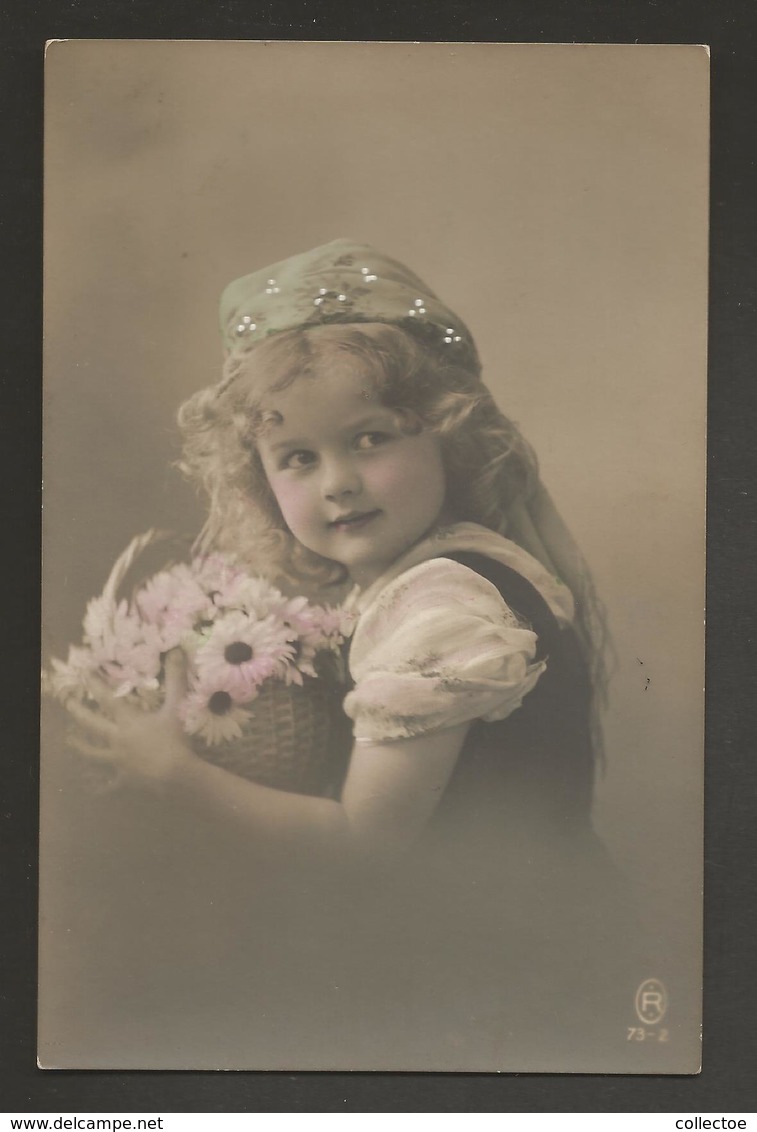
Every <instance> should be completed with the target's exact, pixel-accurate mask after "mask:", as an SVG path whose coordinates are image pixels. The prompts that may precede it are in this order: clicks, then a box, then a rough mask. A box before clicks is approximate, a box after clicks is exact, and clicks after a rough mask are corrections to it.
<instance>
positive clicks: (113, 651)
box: [87, 601, 163, 696]
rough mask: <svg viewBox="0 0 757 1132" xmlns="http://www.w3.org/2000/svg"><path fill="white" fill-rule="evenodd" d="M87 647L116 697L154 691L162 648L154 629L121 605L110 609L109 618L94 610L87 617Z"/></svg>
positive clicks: (156, 630) (125, 606)
mask: <svg viewBox="0 0 757 1132" xmlns="http://www.w3.org/2000/svg"><path fill="white" fill-rule="evenodd" d="M92 604H94V603H90V610H88V611H87V612H88V617H89V629H90V630H93V629H95V628H96V629H97V630H98V632H97V634H96V635H95V634H94V633H92V632H91V631H90V632H89V634H88V635H89V644H90V648H91V650H92V658H93V661H94V664H95V666H96V667H97V668H98V669H99V671H100V672H102V673H103V674H104V675H105V676H106V678H107V679H108V681H109V683H110V684H111V685H112V686H113V688H114V691H115V694H116V695H117V696H126V695H128V694H129V693H130V692H132V691H134V690H135V689H140V688H143V689H147V690H149V689H155V688H157V687H158V677H159V675H160V667H161V653H162V651H163V644H162V640H161V636H160V632H159V630H158V629H157V627H156V626H155V625H150V624H148V623H146V622H144V621H141V620H140V619H139V617H137V616H136V615H135V614H133V613H132V612H130V610H129V608H128V606H127V604H126V602H125V601H122V602H121V603H120V604H119V605H118V606H116V607H115V608H114V607H113V606H112V605H111V607H110V617H107V616H103V615H102V614H103V612H104V611H103V609H102V608H96V609H95V610H94V611H92V616H91V617H90V616H89V615H90V611H91V606H92Z"/></svg>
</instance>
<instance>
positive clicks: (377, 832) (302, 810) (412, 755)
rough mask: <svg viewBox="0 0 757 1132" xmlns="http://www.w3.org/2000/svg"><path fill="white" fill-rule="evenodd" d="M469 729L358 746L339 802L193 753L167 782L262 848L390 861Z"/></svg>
mask: <svg viewBox="0 0 757 1132" xmlns="http://www.w3.org/2000/svg"><path fill="white" fill-rule="evenodd" d="M466 731H467V724H465V725H462V726H459V727H455V728H452V729H450V730H447V731H443V732H436V733H434V734H433V735H426V736H422V737H420V738H415V739H403V740H401V741H398V742H395V743H386V744H370V745H367V744H362V743H360V744H356V745H355V747H354V749H353V752H352V756H351V759H350V765H349V770H348V773H347V779H346V781H345V784H344V788H343V791H342V797H341V801H338V802H336V801H332V800H331V799H328V798H313V797H308V796H306V795H303V794H291V793H288V792H286V791H283V790H274V789H271V788H270V787H267V786H259V785H257V784H256V783H254V782H249V781H248V780H247V779H243V778H239V777H237V776H236V775H233V774H229V772H228V771H225V770H223V769H222V768H220V767H217V766H213V765H211V764H210V763H206V762H204V761H203V760H202V759H200V758H197V757H196V756H195V755H193V754H191V753H190V757H188V758H186V759H183V760H181V761H180V762H177V764H176V766H175V768H174V772H173V774H172V775H171V778H170V780H169V781H168V782H167V785H168V787H169V788H170V790H171V791H172V792H173V793H176V794H178V795H179V796H180V797H184V798H186V799H187V800H188V801H189V802H191V803H199V804H201V805H202V807H203V808H204V809H205V810H206V811H207V810H210V811H212V812H214V813H215V814H216V815H217V816H218V817H219V818H220V819H222V820H223V821H224V822H233V823H234V824H236V825H237V826H238V827H240V828H241V829H243V830H247V831H248V832H249V834H250V837H251V838H252V839H253V840H254V841H256V842H258V841H259V842H260V843H261V844H262V845H266V846H278V847H280V848H281V849H282V850H289V851H290V852H291V853H293V854H295V855H297V856H300V855H303V856H304V855H309V856H310V855H313V854H315V855H316V856H317V858H318V859H320V860H330V859H333V861H334V862H335V863H337V862H340V861H341V862H352V863H355V864H357V865H360V864H369V863H375V864H383V863H388V862H391V860H393V859H394V858H396V857H399V856H401V855H402V853H403V852H404V851H405V850H406V849H407V848H408V847H409V846H410V845H411V844H412V842H413V841H414V840H415V838H416V837H417V836H418V834H419V833H420V832H421V830H422V829H423V827H424V825H425V824H426V822H427V821H428V819H429V818H430V817H431V814H432V813H433V811H434V809H435V807H436V805H437V803H438V801H439V799H440V798H441V796H442V793H443V792H444V789H445V787H446V785H447V782H448V780H449V777H450V774H451V773H452V770H453V768H454V765H455V761H456V759H457V756H458V754H459V752H460V748H461V747H462V744H463V740H464V738H465V733H466Z"/></svg>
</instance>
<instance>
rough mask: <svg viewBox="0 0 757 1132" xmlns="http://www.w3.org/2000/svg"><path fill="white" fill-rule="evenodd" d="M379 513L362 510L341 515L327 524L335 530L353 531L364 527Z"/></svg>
mask: <svg viewBox="0 0 757 1132" xmlns="http://www.w3.org/2000/svg"><path fill="white" fill-rule="evenodd" d="M378 514H380V512H379V511H378V510H376V511H362V512H360V513H357V514H353V515H343V516H341V517H340V518H339V519H334V521H333V522H332V523H329V526H330V527H331V528H332V529H333V530H335V531H354V530H358V529H359V528H361V527H365V526H366V525H367V524H368V523H370V522H371V520H372V519H375V518H376V516H377V515H378Z"/></svg>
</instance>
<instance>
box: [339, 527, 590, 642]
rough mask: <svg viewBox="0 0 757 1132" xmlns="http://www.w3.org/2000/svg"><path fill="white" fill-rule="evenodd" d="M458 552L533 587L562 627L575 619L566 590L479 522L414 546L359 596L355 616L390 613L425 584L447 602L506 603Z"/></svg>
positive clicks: (437, 534)
mask: <svg viewBox="0 0 757 1132" xmlns="http://www.w3.org/2000/svg"><path fill="white" fill-rule="evenodd" d="M457 554H460V555H461V557H466V558H468V559H470V556H471V555H475V556H477V557H478V558H479V559H480V560H482V561H484V560H490V561H492V562H494V563H497V564H499V565H500V566H503V567H506V568H507V569H508V570H510V571H511V572H512V573H513V574H515V575H517V576H519V577H521V578H523V579H525V580H526V583H528V584H529V585H530V586H532V587H533V589H534V590H535V591H536V593H537V594H538V595H539V596H540V597H541V599H542V600H543V601H544V602H545V604H546V605H547V607H548V608H549V610H550V612H551V613H552V614H553V616H554V617H555V618H556V620H557V622H558V624H560V625H561V626H564V625H567V624H570V622H571V621H572V620H573V615H574V603H573V596H572V594H571V592H570V590H569V589H568V587H567V586H565V585H564V584H563V583H562V582H561V581H560V580H559V579H558V578H556V577H554V576H553V575H552V574H550V573H549V571H548V570H547V569H546V568H545V567H544V566H543V565H542V564H541V563H540V562H539V561H538V560H537V559H536V558H534V557H533V555H531V554H529V553H528V552H527V551H526V550H524V549H523V548H522V547H521V546H519V545H518V544H517V543H515V542H512V541H511V540H510V539H507V538H505V537H504V536H503V535H499V534H497V533H496V532H494V531H490V530H487V529H486V528H485V527H481V526H479V525H478V524H477V523H456V524H453V525H451V526H448V527H443V528H440V529H438V530H436V531H434V532H432V534H430V535H429V536H428V537H427V538H426V539H424V540H422V541H421V542H419V543H417V544H416V545H415V546H414V547H411V548H410V550H409V551H408V552H407V553H406V554H405V555H403V556H402V557H401V558H400V559H398V560H397V562H395V563H394V565H393V566H392V567H391V569H390V570H389V571H387V573H386V574H384V575H383V576H382V577H381V578H379V579H378V580H377V581H376V582H375V583H374V584H373V585H372V586H371V587H369V588H368V589H367V590H365V591H364V592H363V593H358V594H356V595H355V598H354V608H355V612H357V613H358V614H360V615H364V614H368V613H370V612H371V611H372V610H373V609H374V608H379V607H380V608H382V609H383V610H384V611H386V612H388V611H389V610H392V609H395V608H399V607H401V606H402V605H403V604H404V603H407V602H408V601H412V600H413V599H414V597H415V596H420V595H421V593H422V591H424V590H425V588H426V587H427V586H428V587H431V588H432V589H433V591H434V593H435V594H436V595H437V599H438V600H439V601H440V602H442V603H444V604H446V603H448V602H451V603H452V604H456V603H457V602H458V601H459V600H465V599H466V593H467V596H468V600H473V597H474V595H488V598H489V600H498V601H499V603H500V604H505V602H504V599H503V598H502V597H501V595H500V594H499V591H498V590H497V587H496V586H495V585H493V584H492V583H491V582H488V581H486V580H485V579H484V578H482V577H481V576H480V575H479V574H478V573H477V571H476V570H474V569H472V568H470V567H469V566H465V565H463V564H462V563H460V562H457V561H454V556H455V555H457ZM487 572H488V571H486V570H484V573H487ZM495 595H496V599H495Z"/></svg>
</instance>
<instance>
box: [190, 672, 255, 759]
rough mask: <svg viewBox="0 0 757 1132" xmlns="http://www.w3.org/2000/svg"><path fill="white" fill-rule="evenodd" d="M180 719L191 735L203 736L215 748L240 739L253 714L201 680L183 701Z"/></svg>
mask: <svg viewBox="0 0 757 1132" xmlns="http://www.w3.org/2000/svg"><path fill="white" fill-rule="evenodd" d="M179 718H180V719H181V722H182V724H183V726H184V730H185V731H186V732H187V733H188V734H189V735H199V736H200V737H201V738H202V739H204V740H205V742H206V743H208V744H209V745H210V746H213V745H214V744H216V743H223V742H227V741H228V740H230V739H239V738H240V736H241V734H242V725H243V724H244V722H245V720H246V719H248V718H249V713H248V712H246V711H244V710H243V709H242V708H240V707H239V705H238V704H236V703H234V701H233V699H232V698H231V696H230V695H229V693H228V692H226V691H223V690H222V689H220V690H219V689H218V688H214V687H213V686H212V685H210V684H207V683H205V682H204V681H202V680H199V681H196V682H195V684H194V687H193V688H192V690H191V691H190V692H189V693H188V695H187V696H185V698H184V699H183V700H182V702H181V704H180V706H179Z"/></svg>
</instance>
